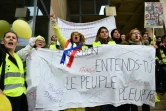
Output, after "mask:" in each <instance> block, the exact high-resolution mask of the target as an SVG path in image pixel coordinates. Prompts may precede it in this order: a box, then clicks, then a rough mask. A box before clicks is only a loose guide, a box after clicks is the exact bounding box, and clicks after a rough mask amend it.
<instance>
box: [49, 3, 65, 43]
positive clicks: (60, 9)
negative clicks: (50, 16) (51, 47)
mask: <svg viewBox="0 0 166 111" xmlns="http://www.w3.org/2000/svg"><path fill="white" fill-rule="evenodd" d="M50 8H51V9H50V13H53V12H54V13H55V15H56V17H59V18H61V19H64V20H66V15H67V0H51V7H50ZM52 35H54V31H53V29H52V26H51V22H50V26H49V41H50V38H51V36H52Z"/></svg>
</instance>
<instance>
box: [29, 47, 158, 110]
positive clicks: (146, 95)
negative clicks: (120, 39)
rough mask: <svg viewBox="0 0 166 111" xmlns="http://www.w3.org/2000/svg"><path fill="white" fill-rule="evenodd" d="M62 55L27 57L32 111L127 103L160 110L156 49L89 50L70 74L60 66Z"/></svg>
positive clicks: (48, 52)
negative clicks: (33, 110)
mask: <svg viewBox="0 0 166 111" xmlns="http://www.w3.org/2000/svg"><path fill="white" fill-rule="evenodd" d="M62 53H63V51H52V50H48V49H38V50H34V51H33V52H32V53H31V55H30V56H29V57H28V59H27V84H28V89H27V97H28V101H29V107H30V108H31V109H33V108H34V107H36V108H43V109H46V110H62V109H66V108H77V107H94V106H98V105H104V104H113V105H114V106H119V105H121V104H126V103H129V104H136V105H142V104H149V105H151V106H154V105H155V49H154V48H153V47H150V46H135V45H133V46H128V45H104V46H101V47H97V48H90V49H88V50H85V51H80V52H78V53H77V54H76V57H75V58H74V62H73V64H72V66H71V68H67V67H66V65H62V64H60V60H61V56H62ZM36 89H37V90H36ZM30 111H31V110H30Z"/></svg>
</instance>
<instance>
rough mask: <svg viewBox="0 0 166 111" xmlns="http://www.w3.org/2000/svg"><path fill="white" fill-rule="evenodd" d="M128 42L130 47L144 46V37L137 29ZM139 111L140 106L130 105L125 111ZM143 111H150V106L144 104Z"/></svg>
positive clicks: (131, 33) (132, 32)
mask: <svg viewBox="0 0 166 111" xmlns="http://www.w3.org/2000/svg"><path fill="white" fill-rule="evenodd" d="M127 38H128V42H129V45H143V44H142V42H141V41H142V35H141V32H140V31H139V30H138V29H137V28H135V29H132V30H131V31H130V32H129V34H128V37H127ZM129 110H131V111H138V106H136V105H134V104H128V105H126V109H124V111H129ZM142 110H143V111H150V106H149V105H147V104H143V105H142Z"/></svg>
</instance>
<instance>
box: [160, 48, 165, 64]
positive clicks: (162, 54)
mask: <svg viewBox="0 0 166 111" xmlns="http://www.w3.org/2000/svg"><path fill="white" fill-rule="evenodd" d="M160 53H161V57H162V59H163V63H164V64H166V56H165V54H164V51H163V50H160Z"/></svg>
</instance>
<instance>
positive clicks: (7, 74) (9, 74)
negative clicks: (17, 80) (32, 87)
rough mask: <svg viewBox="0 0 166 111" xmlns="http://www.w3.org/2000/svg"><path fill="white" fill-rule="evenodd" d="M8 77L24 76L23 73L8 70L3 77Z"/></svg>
mask: <svg viewBox="0 0 166 111" xmlns="http://www.w3.org/2000/svg"><path fill="white" fill-rule="evenodd" d="M8 77H22V78H24V74H20V73H13V72H8V73H6V74H5V78H8Z"/></svg>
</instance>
